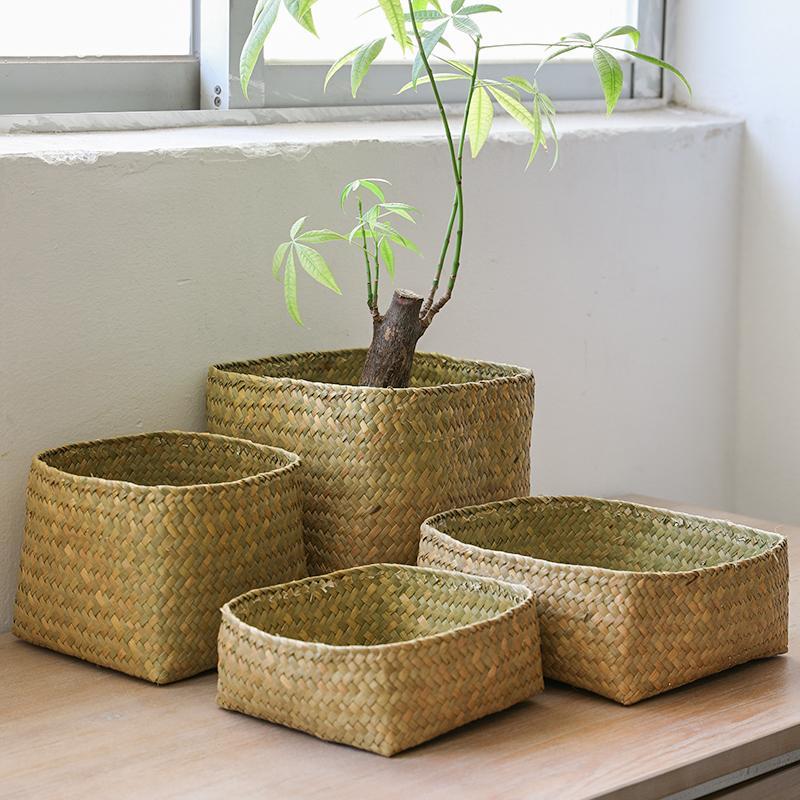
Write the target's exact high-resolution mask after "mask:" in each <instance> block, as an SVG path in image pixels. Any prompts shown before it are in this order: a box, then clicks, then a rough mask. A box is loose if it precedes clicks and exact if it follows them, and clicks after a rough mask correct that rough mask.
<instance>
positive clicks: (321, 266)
mask: <svg viewBox="0 0 800 800" xmlns="http://www.w3.org/2000/svg"><path fill="white" fill-rule="evenodd" d="M294 249H295V251H296V253H297V258H298V259H299V260H300V266H301V267H302V268H303V269H304V270H305V271H306V272H307V273H308V274H309V275H310V276H311V277H312V278H313V279H314V280H315V281H316V282H317V283H321V284H322V285H323V286H325V287H326V288H328V289H330V290H331V291H332V292H336V294H341V293H342V290H341V289H340V288H339V286H338V285H337V283H336V279H335V278H334V277H333V273H332V272H331V270H330V268H329V267H328V264H327V263H326V261H325V259H324V258H323V257H322V256H321V255H320V254H319V253H318V252H317V251H316V250H314V248H312V247H307V246H306V245H304V244H295V246H294Z"/></svg>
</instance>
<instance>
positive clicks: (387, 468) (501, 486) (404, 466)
mask: <svg viewBox="0 0 800 800" xmlns="http://www.w3.org/2000/svg"><path fill="white" fill-rule="evenodd" d="M364 358H365V351H364V350H343V351H332V352H319V353H301V354H298V355H289V356H276V357H273V358H265V359H262V360H260V361H248V362H242V363H234V364H223V365H219V366H216V367H212V368H211V369H210V371H209V379H208V396H207V412H208V428H209V430H211V431H214V432H217V433H224V434H228V435H230V436H241V437H243V438H246V439H252V440H253V441H256V442H270V443H274V444H277V445H279V446H280V447H285V448H286V449H287V450H291V451H293V452H296V453H298V454H299V455H300V457H301V458H302V459H303V480H304V482H305V504H304V525H305V535H306V547H307V552H308V562H309V570H310V572H311V573H312V574H315V573H324V572H330V571H333V570H336V569H343V568H346V567H351V566H358V565H362V564H369V563H374V562H392V563H405V564H413V563H415V561H416V556H417V546H418V544H419V526H420V523H421V522H422V520H423V519H425V517H427V516H430V515H431V514H434V513H436V512H438V511H443V510H445V509H447V508H455V507H459V506H464V505H469V504H471V503H483V502H488V501H490V500H499V499H504V498H507V497H514V496H516V495H520V494H528V492H529V491H530V440H531V422H532V418H533V376H532V375H531V373H530V372H529V371H528V370H524V369H520V368H518V367H511V366H505V365H500V364H488V363H483V362H478V361H460V360H457V359H453V358H448V357H446V356H440V355H433V354H426V353H418V354H417V355H416V356H415V358H414V370H413V374H412V386H411V387H410V388H407V389H380V388H371V387H364V386H355V385H351V384H353V383H355V382H357V381H358V377H359V373H360V371H361V367H362V366H363V363H364Z"/></svg>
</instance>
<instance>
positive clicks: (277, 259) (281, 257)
mask: <svg viewBox="0 0 800 800" xmlns="http://www.w3.org/2000/svg"><path fill="white" fill-rule="evenodd" d="M291 246H292V243H291V242H283V244H279V245H278V249H277V250H276V251H275V255H274V256H273V258H272V275H273V277H274V278H275V279H276V280H277V278H278V275H279V274H280V271H281V267H282V266H283V262H284V261H285V260H286V251H287V250H288V249H289V248H290V247H291Z"/></svg>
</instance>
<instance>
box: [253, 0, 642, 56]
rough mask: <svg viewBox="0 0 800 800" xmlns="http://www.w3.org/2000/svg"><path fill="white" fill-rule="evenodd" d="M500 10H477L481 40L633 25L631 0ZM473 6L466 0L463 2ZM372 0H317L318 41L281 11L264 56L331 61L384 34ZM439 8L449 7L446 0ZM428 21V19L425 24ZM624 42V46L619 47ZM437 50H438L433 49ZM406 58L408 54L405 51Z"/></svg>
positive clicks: (463, 48) (388, 52) (551, 36)
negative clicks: (499, 11)
mask: <svg viewBox="0 0 800 800" xmlns="http://www.w3.org/2000/svg"><path fill="white" fill-rule="evenodd" d="M493 2H494V3H495V4H496V5H498V6H499V7H500V8H502V9H503V13H502V14H498V13H486V14H478V15H476V16H475V17H473V19H474V20H475V22H477V23H478V24H479V25H480V28H481V31H482V34H483V43H484V44H501V43H503V44H504V43H507V42H551V41H558V39H559V38H560V37H561V36H564V35H565V34H567V33H573V32H575V31H585V32H586V33H588V34H590V35H593V36H600V35H601V34H602V33H604V32H605V31H606V30H608V29H609V28H611V27H613V26H615V25H626V24H631V25H635V24H636V7H637V5H638V3H637V2H636V0H559V1H557V2H550V3H542V2H534V0H493ZM470 4H474V3H472V0H466V5H470ZM376 5H377V3H376V2H375V0H347V2H343V0H319V2H318V3H317V4H316V5H315V6H314V18H315V21H316V26H317V30H318V32H319V39H316V38H314V37H313V36H312V35H311V34H309V33H308V32H307V31H305V30H303V29H302V28H301V27H300V26H299V25H298V24H297V23H296V22H295V21H294V20H293V19H291V17H289V15H288V14H285V13H283V14H282V15H281V17H280V18H279V19H278V22H277V23H276V25H275V28H274V30H273V31H272V33H271V34H270V37H269V39H268V41H267V48H266V57H267V59H268V60H272V61H300V62H306V63H308V62H332V61H335V60H336V59H337V58H339V57H340V56H342V55H344V53H346V52H348V51H349V50H352V49H353V48H354V47H355V46H356V45H359V44H363V43H364V42H367V41H370V40H371V39H375V38H378V37H382V36H385V35H386V30H387V26H386V22H385V20H384V18H383V16H382V14H381V11H380V10H379V9H378V10H372V11H369V12H368V13H367V14H365V15H364V16H362V17H359V14H361V13H363V12H364V11H367V9H370V8H374V7H375V6H376ZM442 7H443V8H444V9H445V10H447V9H449V7H450V2H449V0H445V2H442ZM432 26H433V23H428V26H427V27H428V28H430V27H432ZM447 39H448V41H449V43H450V44H451V46H452V47H453V49H454V50H455V57H458V58H462V59H463V58H469V57H470V56H471V54H472V48H471V45H470V40H469V38H468V37H466V36H465V35H464V34H462V33H459V32H458V31H453V30H452V28H451V31H450V32H449V33H448V34H447ZM623 46H625V45H623ZM437 52H438V51H437ZM541 52H542V51H541V50H537V49H535V48H514V49H505V48H503V49H497V50H492V51H487V52H486V53H485V58H486V60H493V61H500V60H502V61H519V60H520V59H525V60H532V59H536V58H538V57H539V56H540V55H541ZM586 53H587V51H585V50H577V51H575V52H574V54H573V53H569V54H567V55H566V56H565V57H567V58H569V57H575V58H586V57H587V55H586ZM406 57H407V54H406ZM402 59H403V55H402V53H401V51H400V48H399V47H398V46H397V44H396V43H395V42H394V41H391V40H389V41H387V43H386V46H385V47H384V50H383V52H382V53H381V56H380V57H379V59H378V60H379V61H398V60H402Z"/></svg>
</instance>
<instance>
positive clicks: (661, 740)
mask: <svg viewBox="0 0 800 800" xmlns="http://www.w3.org/2000/svg"><path fill="white" fill-rule="evenodd" d="M636 499H637V500H639V501H642V502H644V501H645V499H644V498H636ZM648 502H651V503H652V504H654V505H662V506H665V507H667V506H668V507H670V508H674V509H678V510H688V511H694V512H700V511H702V509H697V508H691V507H688V506H685V505H681V504H677V503H665V502H664V501H661V502H658V501H652V500H649V501H648ZM706 513H707V515H709V516H725V517H727V518H729V519H735V520H737V521H742V522H745V523H748V524H754V525H756V526H758V527H762V528H766V529H769V530H778V531H779V532H781V533H783V534H784V535H786V536H787V537H789V540H790V541H789V552H790V558H791V573H792V576H793V577H792V588H791V594H792V611H791V617H790V625H791V633H790V637H791V638H790V651H789V654H788V655H786V656H781V657H778V658H773V659H769V660H766V661H761V662H756V663H753V664H749V665H745V666H742V667H738V668H736V669H733V670H730V671H728V672H726V673H722V674H720V675H718V676H714V677H711V678H707V679H705V680H703V681H700V682H698V683H695V684H692V685H690V686H687V687H684V688H682V689H677V690H675V691H673V692H670V693H668V694H665V695H662V696H660V697H656V698H653V699H651V700H647V701H644V702H642V703H640V704H638V705H635V706H631V707H629V708H624V707H621V706H618V705H616V704H615V703H613V702H611V701H608V700H604V699H602V698H600V697H596V696H593V695H591V694H588V693H586V692H582V691H578V690H574V689H570V688H568V687H566V686H562V685H558V684H550V685H548V687H547V689H546V691H545V692H544V694H542V695H539V696H538V697H536V698H534V699H533V700H531V701H528V702H526V703H523V704H521V705H519V706H516V707H515V708H512V709H510V710H509V711H506V712H503V713H501V714H497V715H494V716H492V717H490V718H487V719H485V720H482V721H479V722H477V723H473V724H471V725H468V726H466V727H465V728H461V729H460V730H458V731H455V732H453V733H451V734H448V735H446V736H443V737H441V738H439V739H437V740H435V741H434V742H431V743H429V744H426V745H422V746H420V747H418V748H416V749H414V750H411V751H408V752H406V753H404V754H401V755H399V756H396V757H395V758H392V759H385V758H381V757H379V756H374V755H371V754H369V753H365V752H360V751H357V750H354V749H351V748H348V747H345V746H341V745H335V744H327V743H325V742H321V741H318V740H316V739H313V738H312V737H310V736H306V735H304V734H301V733H297V732H295V731H291V730H288V729H285V728H281V727H278V726H275V725H270V724H268V723H263V722H260V721H258V720H255V719H250V718H248V717H244V716H242V715H239V714H234V713H231V712H227V711H222V710H220V709H218V708H217V707H216V705H215V703H214V685H215V675H213V674H206V675H202V676H199V677H197V678H193V679H190V680H187V681H183V682H180V683H177V684H172V685H170V686H160V687H156V686H150V685H148V684H146V683H144V682H142V681H138V680H136V679H134V678H129V677H126V676H124V675H120V674H117V673H114V672H111V671H109V670H104V669H101V668H98V667H94V666H91V665H89V664H85V663H83V662H80V661H77V660H75V659H71V658H69V657H66V656H62V655H59V654H56V653H51V652H48V651H45V650H41V649H37V648H35V647H32V646H31V645H27V644H25V643H23V642H19V641H16V640H15V639H13V637H11V636H10V635H6V636H3V637H0V678H1V680H0V708H1V709H2V716H0V742H2V748H0V795H1V796H2V797H3V798H28V797H31V798H96V797H97V798H100V797H102V798H105V797H114V798H115V799H116V798H119V799H123V798H142V797H147V798H193V799H194V798H200V799H201V800H202V798H218V797H237V798H251V797H253V798H255V797H258V798H283V797H287V798H288V797H291V798H300V797H302V798H325V800H335V799H336V798H362V797H363V798H377V797H380V798H382V800H383V799H388V800H392V799H393V798H402V799H403V800H408V798H412V797H420V798H425V800H430V799H432V800H437V799H438V798H442V799H444V798H448V799H449V798H453V797H459V798H464V799H465V800H470V799H471V798H481V799H483V798H508V799H509V800H512V799H513V800H518V798H528V799H530V800H539V799H541V800H556V798H557V799H558V800H588V799H589V798H614V800H655V798H661V797H663V796H664V795H667V794H669V793H673V792H678V791H680V790H683V789H686V788H688V787H692V786H696V785H698V784H701V783H704V782H706V781H709V780H712V779H714V778H717V777H719V776H722V775H725V774H727V773H731V772H735V771H736V770H739V769H741V768H743V767H745V766H748V765H752V764H756V763H759V762H762V761H766V760H768V759H770V758H774V757H776V756H779V755H782V754H784V753H787V752H789V751H791V750H796V749H798V748H800V661H799V660H798V645H799V644H800V643H799V642H798V626H797V596H798V586H797V580H798V578H797V576H798V575H800V529H798V528H793V527H791V526H785V525H779V526H776V525H769V524H768V523H763V522H761V523H759V522H757V521H754V520H751V519H747V518H744V517H740V516H736V515H730V514H721V513H713V512H712V513H708V512H706ZM787 774H788V775H789V776H790V777H791V775H792V773H787ZM762 780H764V779H762ZM728 791H732V790H728ZM723 796H724V795H723ZM731 796H735V795H731ZM761 796H762V797H763V796H765V795H764V794H763V793H762V794H761ZM781 796H783V795H781ZM787 796H788V795H787Z"/></svg>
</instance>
